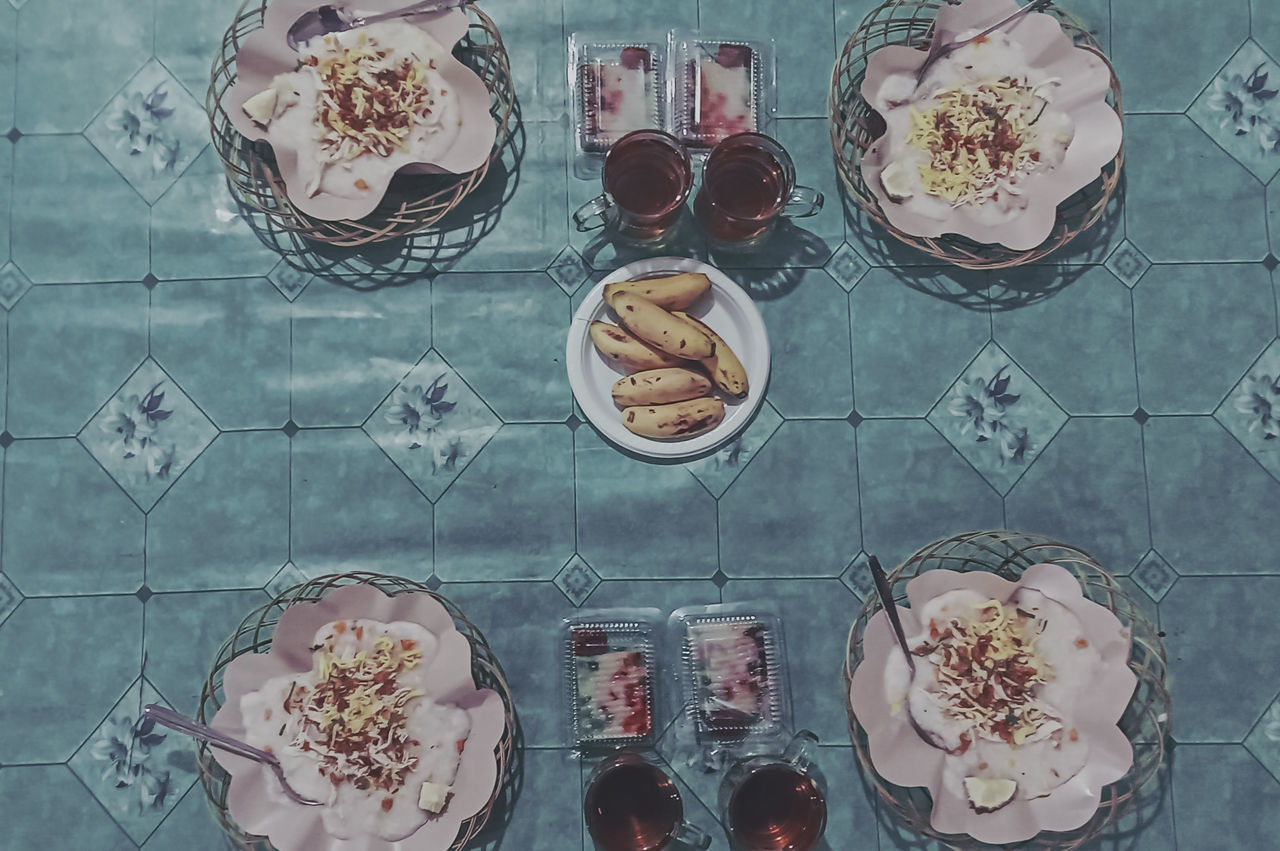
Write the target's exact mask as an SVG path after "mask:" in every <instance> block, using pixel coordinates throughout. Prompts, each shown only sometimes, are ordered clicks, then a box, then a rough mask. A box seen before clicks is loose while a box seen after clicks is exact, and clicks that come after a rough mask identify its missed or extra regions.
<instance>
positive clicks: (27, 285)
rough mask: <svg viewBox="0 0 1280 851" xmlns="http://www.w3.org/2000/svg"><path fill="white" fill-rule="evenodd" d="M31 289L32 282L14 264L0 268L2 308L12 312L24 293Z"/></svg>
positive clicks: (7, 264)
mask: <svg viewBox="0 0 1280 851" xmlns="http://www.w3.org/2000/svg"><path fill="white" fill-rule="evenodd" d="M29 289H31V281H30V280H28V279H27V276H26V275H24V274H22V270H21V269H19V268H18V267H17V266H15V265H13V263H5V264H4V265H3V266H0V306H3V307H4V309H5V310H12V309H13V306H14V305H15V304H17V303H18V299H20V298H22V295H23V293H25V292H26V291H27V290H29Z"/></svg>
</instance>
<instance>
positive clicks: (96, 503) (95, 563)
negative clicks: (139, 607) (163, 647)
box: [2, 440, 144, 596]
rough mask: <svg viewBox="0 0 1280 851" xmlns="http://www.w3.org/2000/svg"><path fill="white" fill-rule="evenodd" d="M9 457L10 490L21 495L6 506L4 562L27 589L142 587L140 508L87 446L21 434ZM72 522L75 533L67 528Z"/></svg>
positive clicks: (115, 590) (34, 591)
mask: <svg viewBox="0 0 1280 851" xmlns="http://www.w3.org/2000/svg"><path fill="white" fill-rule="evenodd" d="M4 462H5V469H4V475H5V492H6V493H8V494H14V495H15V496H14V498H13V499H12V500H11V504H9V505H6V507H5V516H4V538H3V544H2V552H3V555H4V569H5V573H7V574H8V575H9V578H10V579H12V580H13V582H14V583H15V584H16V585H17V586H18V587H19V588H21V589H22V591H23V593H25V594H26V595H27V596H33V595H41V596H44V595H50V594H85V593H97V594H106V593H115V594H132V593H133V592H134V591H137V590H138V586H139V585H141V584H142V580H143V553H142V549H143V523H144V518H143V516H142V512H141V511H140V510H139V509H138V507H137V506H136V505H134V504H133V502H131V501H130V500H129V497H128V496H126V495H125V494H124V493H123V492H121V490H120V488H119V487H117V486H116V484H115V482H113V481H112V480H111V478H110V477H109V476H107V475H106V474H105V473H103V471H102V469H101V468H100V467H99V466H98V464H97V463H96V462H95V461H94V459H93V458H92V456H90V455H89V453H88V452H86V451H85V449H84V447H83V446H80V445H78V444H77V443H76V442H75V441H74V440H20V441H18V442H17V443H15V444H14V445H13V446H10V447H9V449H8V451H7V452H6V453H5V459H4ZM18 494H20V495H21V498H18V497H17V495H18ZM71 529H74V530H76V533H75V534H68V533H67V531H68V530H71Z"/></svg>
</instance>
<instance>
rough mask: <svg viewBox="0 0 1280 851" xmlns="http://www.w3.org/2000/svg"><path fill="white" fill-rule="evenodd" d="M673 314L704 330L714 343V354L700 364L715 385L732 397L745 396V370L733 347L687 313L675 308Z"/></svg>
mask: <svg viewBox="0 0 1280 851" xmlns="http://www.w3.org/2000/svg"><path fill="white" fill-rule="evenodd" d="M674 315H675V316H678V317H679V318H681V319H683V320H685V321H686V322H688V323H689V324H691V325H693V326H694V327H695V328H699V329H701V330H702V331H704V332H705V333H706V335H707V336H708V337H710V338H711V340H712V342H714V343H715V345H716V353H715V355H714V356H713V357H709V358H706V359H704V360H703V361H702V366H703V367H704V368H705V369H706V370H707V372H709V373H711V380H712V381H714V382H715V383H716V386H717V387H719V388H720V389H721V390H723V391H724V392H725V393H728V394H729V395H730V396H733V397H734V398H737V399H745V398H747V391H748V390H749V389H750V387H749V386H748V384H747V370H746V368H745V367H743V365H742V361H740V360H738V356H737V355H736V354H734V352H733V349H731V348H729V344H728V343H726V342H725V341H724V340H722V339H721V338H720V335H719V334H717V333H716V332H715V331H712V330H711V329H710V328H708V327H707V326H706V325H705V324H704V323H702V322H699V321H698V320H697V319H694V318H693V317H692V316H690V315H689V314H687V313H683V312H681V311H678V310H677V311H676V312H675V314H674Z"/></svg>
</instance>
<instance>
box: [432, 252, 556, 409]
mask: <svg viewBox="0 0 1280 851" xmlns="http://www.w3.org/2000/svg"><path fill="white" fill-rule="evenodd" d="M431 299H432V311H433V320H432V334H433V341H434V343H435V347H436V349H437V350H438V351H439V352H441V354H443V356H444V357H445V358H446V359H447V360H448V361H449V362H450V363H451V364H452V365H453V366H454V368H455V369H457V370H458V371H459V372H460V373H461V374H462V375H463V376H464V377H465V378H466V380H467V382H468V383H469V384H470V385H471V386H472V387H474V388H475V389H476V392H477V393H479V394H480V396H482V397H483V398H484V400H485V401H486V402H487V403H488V404H489V405H490V406H491V407H492V408H493V410H494V411H496V412H497V414H498V416H500V417H502V419H503V420H504V421H506V422H520V421H544V422H545V421H552V420H554V421H561V422H562V421H563V420H564V418H565V417H567V416H568V415H569V414H570V413H571V411H570V398H571V396H572V393H571V391H570V390H569V379H568V375H567V373H566V372H565V365H564V335H565V329H566V328H567V327H568V322H569V317H570V314H569V299H568V298H567V297H566V296H565V294H564V292H563V291H562V290H561V289H560V287H558V286H556V284H555V282H554V281H552V280H551V279H550V278H549V277H548V276H547V275H545V274H543V273H541V272H530V273H522V274H513V275H493V274H486V275H478V274H472V275H441V276H440V277H439V278H437V279H436V280H435V281H434V282H433V283H432V285H431ZM480 341H484V343H483V345H477V343H479V342H480Z"/></svg>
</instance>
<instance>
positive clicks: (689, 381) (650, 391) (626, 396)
mask: <svg viewBox="0 0 1280 851" xmlns="http://www.w3.org/2000/svg"><path fill="white" fill-rule="evenodd" d="M710 392H711V379H709V378H707V377H706V376H705V375H703V374H702V373H700V372H694V371H693V370H692V369H680V368H679V367H668V368H667V369H648V370H645V371H644V372H637V373H636V374H635V375H628V376H625V377H623V378H619V379H618V380H617V381H616V382H615V383H614V385H613V401H614V404H616V405H618V406H619V407H622V408H625V407H628V406H630V405H666V404H669V403H671V402H683V401H685V400H686V399H695V398H697V397H698V396H706V395H707V394H709V393H710Z"/></svg>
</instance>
